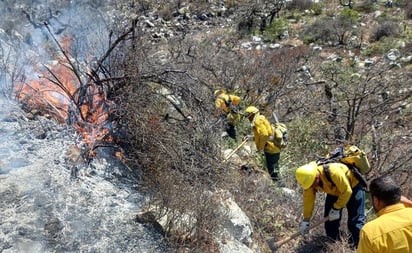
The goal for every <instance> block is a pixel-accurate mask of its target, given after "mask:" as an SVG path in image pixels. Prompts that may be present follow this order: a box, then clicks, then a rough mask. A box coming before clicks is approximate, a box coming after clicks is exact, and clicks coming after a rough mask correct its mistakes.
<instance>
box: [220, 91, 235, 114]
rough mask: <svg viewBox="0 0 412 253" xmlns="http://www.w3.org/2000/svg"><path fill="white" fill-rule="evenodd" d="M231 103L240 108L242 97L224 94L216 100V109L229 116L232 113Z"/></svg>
mask: <svg viewBox="0 0 412 253" xmlns="http://www.w3.org/2000/svg"><path fill="white" fill-rule="evenodd" d="M229 101H232V105H234V106H238V105H239V103H240V97H238V96H235V95H228V94H226V93H222V94H220V95H219V96H218V97H217V98H216V100H215V106H216V109H218V111H220V112H221V113H225V114H228V113H229V112H230V108H229Z"/></svg>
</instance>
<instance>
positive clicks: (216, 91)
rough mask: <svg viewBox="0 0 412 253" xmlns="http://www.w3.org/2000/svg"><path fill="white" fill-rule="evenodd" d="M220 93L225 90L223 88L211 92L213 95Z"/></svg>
mask: <svg viewBox="0 0 412 253" xmlns="http://www.w3.org/2000/svg"><path fill="white" fill-rule="evenodd" d="M222 93H225V90H224V89H218V90H215V92H213V94H214V95H215V96H219V95H220V94H222Z"/></svg>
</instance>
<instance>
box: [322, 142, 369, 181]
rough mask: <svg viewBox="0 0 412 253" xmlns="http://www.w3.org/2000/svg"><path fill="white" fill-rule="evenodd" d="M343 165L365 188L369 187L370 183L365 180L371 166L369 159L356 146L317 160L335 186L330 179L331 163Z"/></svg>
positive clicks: (341, 148)
mask: <svg viewBox="0 0 412 253" xmlns="http://www.w3.org/2000/svg"><path fill="white" fill-rule="evenodd" d="M336 162H339V163H343V164H345V165H346V166H347V167H348V168H349V169H350V170H351V171H352V172H353V174H354V176H355V178H356V179H357V180H358V181H359V183H360V184H361V185H362V186H363V187H364V188H367V187H368V182H367V180H366V178H365V176H364V175H365V174H366V173H368V172H369V171H370V164H369V161H368V158H367V156H366V154H365V152H363V151H362V150H360V149H359V148H358V147H356V146H354V145H348V146H346V147H338V148H336V149H335V150H334V151H332V152H331V153H329V154H328V155H327V156H326V157H322V158H319V159H318V160H316V163H317V165H323V170H324V172H325V176H326V178H327V179H328V180H329V181H330V182H331V183H332V185H335V184H334V182H333V181H332V179H331V177H330V172H329V163H336Z"/></svg>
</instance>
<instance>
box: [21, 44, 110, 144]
mask: <svg viewBox="0 0 412 253" xmlns="http://www.w3.org/2000/svg"><path fill="white" fill-rule="evenodd" d="M70 43H71V39H70V38H69V37H65V38H63V40H62V43H61V45H62V46H63V48H65V52H68V50H67V49H68V48H69V46H70ZM46 68H47V69H48V71H39V72H41V75H39V78H38V79H33V80H29V81H27V82H25V83H20V84H17V85H16V87H15V88H16V89H15V92H16V96H17V99H18V100H19V101H21V102H24V103H25V104H26V105H28V106H29V107H30V108H32V109H37V110H39V111H41V112H43V113H44V112H47V113H48V114H50V115H52V116H53V117H55V118H56V119H57V120H58V121H59V122H60V123H64V122H70V121H71V120H73V119H72V117H74V118H75V120H74V122H72V123H73V125H74V127H75V128H76V129H77V130H78V131H79V132H80V133H81V134H82V136H83V139H84V141H85V142H86V144H87V145H88V146H89V147H93V145H94V144H95V142H96V141H101V140H104V141H112V138H111V137H110V136H109V137H108V135H109V133H110V129H109V128H108V127H107V126H106V125H107V123H108V118H109V112H110V109H111V108H112V107H113V103H112V102H110V101H108V100H107V99H106V96H105V94H104V92H102V90H101V87H99V86H98V85H96V84H95V83H92V82H90V83H88V84H86V85H87V88H85V93H84V94H82V95H81V96H80V94H79V89H80V88H83V89H84V87H80V86H81V85H82V84H81V83H80V82H79V80H78V78H77V76H76V72H75V71H76V70H73V69H72V68H71V66H70V65H68V64H67V61H66V59H65V58H63V57H60V58H59V59H57V60H56V61H54V62H53V63H52V64H51V65H50V66H47V67H46Z"/></svg>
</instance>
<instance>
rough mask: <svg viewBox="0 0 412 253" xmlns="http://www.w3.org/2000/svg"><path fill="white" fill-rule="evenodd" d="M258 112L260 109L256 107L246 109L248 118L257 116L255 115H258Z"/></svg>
mask: <svg viewBox="0 0 412 253" xmlns="http://www.w3.org/2000/svg"><path fill="white" fill-rule="evenodd" d="M258 112H259V109H258V108H256V107H254V106H253V105H251V106H249V107H248V108H246V110H245V115H246V117H249V116H250V115H251V114H255V113H258Z"/></svg>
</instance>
